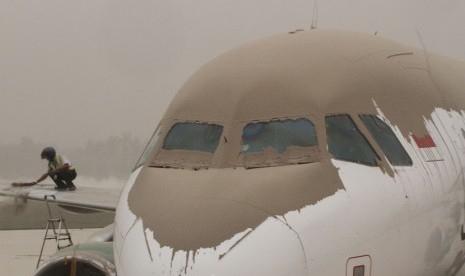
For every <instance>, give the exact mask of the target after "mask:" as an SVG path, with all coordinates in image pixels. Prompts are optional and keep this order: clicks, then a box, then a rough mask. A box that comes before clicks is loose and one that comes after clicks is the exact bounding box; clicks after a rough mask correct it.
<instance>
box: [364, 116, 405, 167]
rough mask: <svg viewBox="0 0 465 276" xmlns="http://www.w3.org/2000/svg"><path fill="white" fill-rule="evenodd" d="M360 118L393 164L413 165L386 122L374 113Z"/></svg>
mask: <svg viewBox="0 0 465 276" xmlns="http://www.w3.org/2000/svg"><path fill="white" fill-rule="evenodd" d="M360 118H361V119H362V121H363V123H364V124H365V126H366V127H367V129H368V130H369V131H370V133H371V135H373V138H374V139H375V140H376V142H377V143H378V145H379V146H380V148H381V149H382V150H383V152H384V154H385V155H386V158H387V159H388V160H389V162H390V163H391V164H392V165H394V166H411V165H412V159H410V156H409V155H408V154H407V152H406V151H405V149H404V147H403V146H402V145H401V144H400V142H399V140H398V139H397V137H396V135H395V134H394V132H393V131H392V129H391V128H390V127H389V126H388V125H387V124H386V123H384V122H383V121H382V120H380V119H379V118H378V117H376V116H373V115H360Z"/></svg>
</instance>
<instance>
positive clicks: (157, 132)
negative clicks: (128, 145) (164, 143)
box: [135, 126, 161, 169]
mask: <svg viewBox="0 0 465 276" xmlns="http://www.w3.org/2000/svg"><path fill="white" fill-rule="evenodd" d="M160 135H161V126H159V127H158V128H157V130H155V133H154V134H153V136H152V138H151V139H150V141H149V143H148V144H147V146H146V147H145V149H144V152H143V153H142V155H141V156H140V158H139V161H137V164H136V166H135V169H137V168H139V167H140V166H142V165H144V164H145V163H146V162H147V161H148V159H149V158H151V156H152V153H153V150H154V149H155V147H156V145H157V143H158V140H159V139H160Z"/></svg>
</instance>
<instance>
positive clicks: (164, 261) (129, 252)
mask: <svg viewBox="0 0 465 276" xmlns="http://www.w3.org/2000/svg"><path fill="white" fill-rule="evenodd" d="M247 208H249V209H255V208H253V207H247ZM250 211H251V210H249V212H250ZM256 211H257V210H256ZM257 212H258V211H257ZM143 221H144V218H141V219H139V220H138V221H136V223H135V224H134V227H132V228H131V230H130V231H129V232H128V233H127V236H126V239H125V242H124V246H123V248H122V249H123V250H122V259H124V260H126V261H125V264H124V270H125V271H124V273H122V275H172V274H173V273H174V274H176V275H307V260H306V254H305V251H304V249H303V245H302V240H301V237H300V236H299V234H298V232H297V231H296V230H294V229H293V228H292V226H291V225H289V224H288V223H287V222H286V220H285V219H284V218H279V217H269V218H268V219H266V220H265V221H264V222H263V223H261V224H260V225H258V226H257V227H255V228H254V229H252V228H247V229H244V230H243V231H241V232H238V233H236V234H234V235H232V236H231V237H230V238H228V239H226V240H224V241H222V242H219V243H218V245H216V246H213V247H205V248H197V249H195V250H192V249H187V250H183V249H175V248H173V247H170V246H166V245H165V246H163V245H161V244H160V242H159V241H158V240H157V239H156V236H157V235H156V234H155V231H156V229H155V230H154V231H152V230H151V229H147V228H144V223H143ZM192 221H194V220H192ZM199 223H203V222H202V221H199ZM209 225H212V224H209ZM222 227H224V226H218V227H217V228H218V229H219V228H222ZM196 228H202V227H201V226H199V225H196V223H190V226H189V227H188V228H187V230H192V231H193V232H196V231H197V230H196ZM178 230H179V229H174V228H173V232H174V233H176V232H179V231H178ZM204 230H205V229H204ZM174 235H175V234H174ZM212 235H213V234H212ZM213 236H215V235H213ZM207 237H208V235H205V236H203V237H202V238H207ZM195 238H200V236H190V237H181V236H179V239H180V240H184V241H186V240H191V239H195ZM191 242H193V241H191ZM127 260H132V261H127ZM118 275H120V272H119V271H118Z"/></svg>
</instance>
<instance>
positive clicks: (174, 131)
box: [163, 122, 223, 153]
mask: <svg viewBox="0 0 465 276" xmlns="http://www.w3.org/2000/svg"><path fill="white" fill-rule="evenodd" d="M222 132H223V127H222V126H219V125H215V124H207V123H193V122H191V123H189V122H186V123H176V124H174V125H173V127H172V128H171V129H170V131H169V132H168V134H167V135H166V138H165V141H164V142H163V149H165V150H188V151H201V152H208V153H214V152H215V150H216V148H217V147H218V144H219V141H220V138H221V133H222Z"/></svg>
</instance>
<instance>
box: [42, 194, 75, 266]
mask: <svg viewBox="0 0 465 276" xmlns="http://www.w3.org/2000/svg"><path fill="white" fill-rule="evenodd" d="M44 200H45V203H46V204H47V209H48V214H49V219H48V221H47V226H46V228H45V236H44V241H43V242H42V248H41V249H40V254H39V259H38V260H37V266H36V268H38V267H39V265H40V263H41V261H43V260H42V253H43V252H44V247H45V242H46V241H47V240H55V242H56V245H57V251H56V252H58V251H60V250H61V249H63V248H66V247H68V246H71V245H73V241H72V240H71V233H69V231H68V227H66V223H65V219H64V218H63V215H62V213H61V210H60V207H59V206H58V202H57V199H56V197H55V195H45V196H44ZM52 203H53V205H55V210H56V211H55V212H54V215H55V217H54V216H53V214H52V210H51V208H50V205H51V204H52ZM56 216H58V217H56ZM56 224H58V228H57V227H56ZM49 232H51V233H50V234H49ZM65 241H67V242H65ZM60 242H61V243H60ZM64 242H65V244H64V245H63V243H64Z"/></svg>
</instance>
